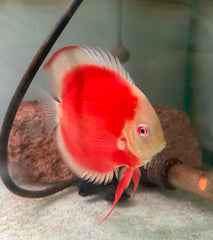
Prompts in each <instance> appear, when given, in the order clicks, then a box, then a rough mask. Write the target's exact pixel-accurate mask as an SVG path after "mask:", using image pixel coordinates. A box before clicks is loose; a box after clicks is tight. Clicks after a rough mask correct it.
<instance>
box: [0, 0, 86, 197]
mask: <svg viewBox="0 0 213 240" xmlns="http://www.w3.org/2000/svg"><path fill="white" fill-rule="evenodd" d="M82 1H83V0H72V1H71V2H70V4H69V5H68V7H67V8H66V10H65V12H64V13H63V15H62V16H61V17H60V18H59V20H58V22H57V23H56V25H55V26H54V28H53V29H52V31H51V32H50V33H49V35H48V36H47V38H46V39H45V41H44V42H43V44H42V45H41V47H40V48H39V50H38V52H37V54H36V55H35V57H34V58H33V60H32V62H31V64H30V65H29V67H28V69H27V71H26V72H25V74H24V76H23V77H22V79H21V81H20V83H19V85H18V87H17V89H16V91H15V93H14V95H13V97H12V99H11V102H10V104H9V106H8V109H7V112H6V115H5V118H4V121H3V124H2V128H1V136H0V174H1V178H2V181H3V182H4V184H5V185H6V186H7V188H8V189H9V190H11V191H12V192H13V193H15V194H17V195H19V196H23V197H29V198H39V197H44V196H48V195H51V194H54V193H56V192H58V191H61V190H63V189H65V188H67V187H69V186H71V185H73V184H74V183H75V182H76V179H71V180H68V181H66V182H64V183H60V184H58V185H55V186H53V187H50V188H48V189H44V190H38V191H31V190H26V189H24V188H21V187H19V186H17V185H16V184H15V183H14V182H13V180H12V179H11V177H10V174H9V169H8V139H9V135H10V131H11V127H12V124H13V121H14V118H15V115H16V112H17V110H18V108H19V105H20V103H21V101H22V99H23V97H24V95H25V93H26V91H27V89H28V88H29V86H30V84H31V82H32V80H33V78H34V76H35V74H36V73H37V71H38V69H39V68H40V66H41V64H42V63H43V61H44V59H45V58H46V56H47V54H48V53H49V51H50V49H51V48H52V46H53V45H54V43H55V42H56V40H57V39H58V37H59V36H60V34H61V33H62V31H63V29H64V28H65V26H66V25H67V23H68V22H69V20H70V19H71V17H72V16H73V15H74V13H75V12H76V10H77V9H78V7H79V6H80V4H81V3H82Z"/></svg>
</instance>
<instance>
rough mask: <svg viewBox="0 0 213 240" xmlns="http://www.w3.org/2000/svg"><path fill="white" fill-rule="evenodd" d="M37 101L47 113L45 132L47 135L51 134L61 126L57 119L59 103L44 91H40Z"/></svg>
mask: <svg viewBox="0 0 213 240" xmlns="http://www.w3.org/2000/svg"><path fill="white" fill-rule="evenodd" d="M37 101H38V104H39V106H40V107H41V108H42V109H43V111H44V113H45V130H46V132H47V133H48V132H51V131H52V130H54V129H55V128H56V126H57V125H58V124H59V120H58V117H57V105H58V102H57V101H56V100H55V99H54V98H52V97H51V96H50V95H49V94H48V93H47V92H46V91H44V90H43V89H40V90H39V92H38V98H37Z"/></svg>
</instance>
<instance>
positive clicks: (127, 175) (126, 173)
mask: <svg viewBox="0 0 213 240" xmlns="http://www.w3.org/2000/svg"><path fill="white" fill-rule="evenodd" d="M132 173H133V168H129V167H126V168H124V169H123V171H122V173H121V174H122V175H123V176H122V178H121V180H120V182H119V184H118V187H117V190H116V193H115V200H114V203H113V206H112V208H111V209H110V211H109V212H108V213H107V215H106V216H105V217H104V218H103V219H102V220H101V221H100V222H99V224H98V225H100V224H101V223H102V222H103V221H104V220H105V219H106V218H107V217H108V216H109V215H110V213H111V212H112V210H113V209H114V207H115V205H116V204H117V202H118V200H119V199H120V197H121V195H122V193H123V191H124V190H125V188H127V187H128V186H129V183H130V181H131V178H132Z"/></svg>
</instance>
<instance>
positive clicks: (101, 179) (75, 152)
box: [40, 46, 166, 224]
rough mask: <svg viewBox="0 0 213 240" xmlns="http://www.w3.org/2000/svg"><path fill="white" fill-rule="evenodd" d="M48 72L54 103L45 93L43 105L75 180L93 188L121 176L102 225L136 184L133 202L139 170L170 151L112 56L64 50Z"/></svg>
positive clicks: (151, 114)
mask: <svg viewBox="0 0 213 240" xmlns="http://www.w3.org/2000/svg"><path fill="white" fill-rule="evenodd" d="M44 70H45V71H46V72H47V73H48V75H49V76H50V80H51V85H52V87H53V92H54V94H55V98H52V97H51V96H50V95H48V94H47V95H46V94H42V95H43V97H41V98H40V105H41V107H42V108H43V110H44V111H45V112H46V118H47V128H48V130H49V131H50V130H53V129H55V128H56V143H57V146H58V150H59V152H60V154H61V156H62V158H63V159H64V160H65V161H66V162H67V164H68V165H69V166H70V168H71V169H72V170H73V172H74V173H76V175H78V176H79V177H81V178H83V179H87V180H88V181H90V182H93V183H97V184H101V183H104V184H106V183H108V182H110V181H111V180H112V178H113V176H114V175H115V176H116V177H118V175H119V183H118V187H117V190H116V193H115V200H114V203H113V206H112V208H111V210H110V211H109V212H108V214H107V215H106V216H105V217H104V218H103V219H102V220H101V221H100V223H102V222H103V221H104V220H105V219H106V218H107V217H108V216H109V214H110V213H111V212H112V210H113V209H114V207H115V205H116V203H117V202H118V200H119V198H120V197H121V195H122V193H123V191H124V190H125V188H127V187H128V185H129V183H130V181H131V180H133V183H134V192H133V197H134V195H135V192H136V189H137V186H138V183H139V179H140V170H139V167H140V166H142V165H144V164H146V163H147V162H148V161H150V160H151V159H152V157H153V156H154V155H155V154H156V153H158V152H160V151H161V150H162V149H163V148H164V147H165V145H166V141H165V139H164V134H163V131H162V127H161V124H160V121H159V118H158V117H157V115H156V113H155V111H154V109H153V107H152V106H151V104H150V103H149V101H148V100H147V98H146V96H145V95H144V94H143V93H142V92H141V91H140V90H139V89H138V88H137V87H136V86H135V84H134V83H133V81H132V79H131V77H130V76H129V74H128V73H127V72H126V71H125V70H124V68H123V67H122V65H121V64H120V62H119V60H118V59H117V58H116V57H114V56H112V55H111V54H110V53H109V52H108V51H103V50H100V49H94V48H89V47H81V46H71V47H65V48H62V49H60V50H58V51H57V52H55V53H54V54H53V56H52V57H51V58H50V59H49V61H48V62H47V63H46V64H45V65H44ZM120 167H123V168H122V170H121V171H120V172H119V173H118V170H119V168H120ZM100 223H99V224H100Z"/></svg>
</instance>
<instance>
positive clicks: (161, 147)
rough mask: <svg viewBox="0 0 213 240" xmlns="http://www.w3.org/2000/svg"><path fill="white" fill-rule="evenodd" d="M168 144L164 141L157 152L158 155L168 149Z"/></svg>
mask: <svg viewBox="0 0 213 240" xmlns="http://www.w3.org/2000/svg"><path fill="white" fill-rule="evenodd" d="M166 144H167V142H166V141H163V143H162V144H161V145H160V147H159V150H158V151H157V152H156V154H157V153H160V152H162V151H163V149H164V148H165V147H166Z"/></svg>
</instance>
